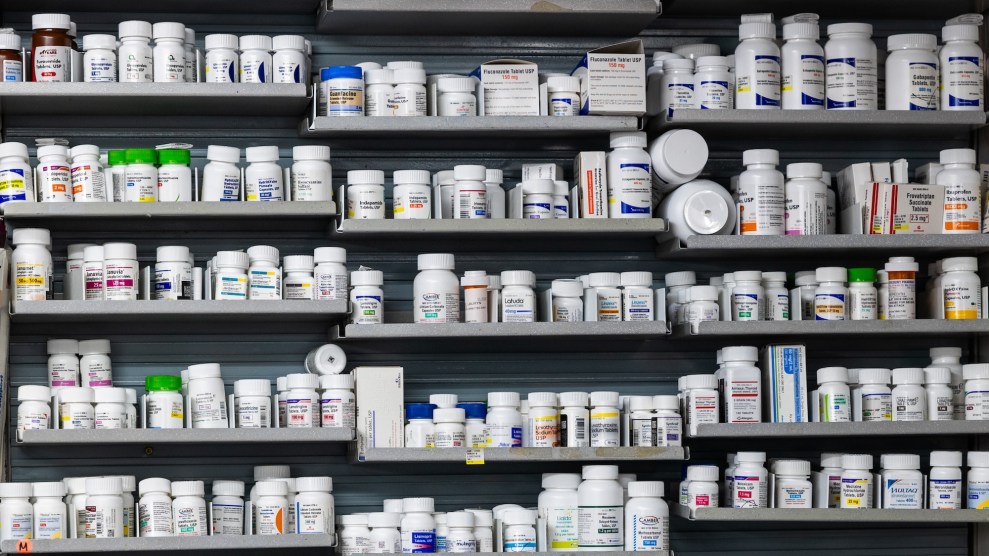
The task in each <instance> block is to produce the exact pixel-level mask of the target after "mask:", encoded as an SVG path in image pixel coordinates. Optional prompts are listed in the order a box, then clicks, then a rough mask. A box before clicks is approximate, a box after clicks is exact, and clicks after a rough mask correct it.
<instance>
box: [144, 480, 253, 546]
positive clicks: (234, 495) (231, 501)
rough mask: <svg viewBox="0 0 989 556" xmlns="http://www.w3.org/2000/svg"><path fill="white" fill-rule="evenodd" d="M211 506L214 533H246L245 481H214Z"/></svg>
mask: <svg viewBox="0 0 989 556" xmlns="http://www.w3.org/2000/svg"><path fill="white" fill-rule="evenodd" d="M209 507H210V515H211V516H212V518H213V528H212V529H211V531H212V532H213V534H214V535H243V534H244V482H243V481H213V499H212V500H210V503H209ZM141 536H144V535H141Z"/></svg>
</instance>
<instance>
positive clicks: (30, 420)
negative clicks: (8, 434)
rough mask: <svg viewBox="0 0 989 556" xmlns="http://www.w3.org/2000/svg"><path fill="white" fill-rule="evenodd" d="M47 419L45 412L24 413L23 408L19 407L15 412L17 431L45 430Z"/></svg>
mask: <svg viewBox="0 0 989 556" xmlns="http://www.w3.org/2000/svg"><path fill="white" fill-rule="evenodd" d="M48 419H49V415H48V412H47V411H24V406H21V407H20V408H19V409H18V411H17V430H19V431H26V430H42V429H47V428H48Z"/></svg>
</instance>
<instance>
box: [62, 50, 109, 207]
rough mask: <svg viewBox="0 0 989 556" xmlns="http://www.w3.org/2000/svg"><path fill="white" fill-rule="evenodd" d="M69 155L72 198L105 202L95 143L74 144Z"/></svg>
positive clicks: (100, 164) (102, 176)
mask: <svg viewBox="0 0 989 556" xmlns="http://www.w3.org/2000/svg"><path fill="white" fill-rule="evenodd" d="M90 36H92V35H90ZM69 156H70V157H71V158H72V166H71V176H72V200H73V201H75V202H77V203H105V202H107V200H108V197H107V190H106V174H104V172H103V164H102V163H101V162H100V148H99V147H97V146H96V145H76V146H75V147H72V149H70V150H69Z"/></svg>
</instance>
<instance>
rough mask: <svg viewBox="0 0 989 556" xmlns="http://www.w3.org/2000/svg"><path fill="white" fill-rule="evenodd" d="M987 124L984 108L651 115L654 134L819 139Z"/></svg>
mask: <svg viewBox="0 0 989 556" xmlns="http://www.w3.org/2000/svg"><path fill="white" fill-rule="evenodd" d="M985 124H986V114H985V113H984V112H953V111H939V112H919V111H905V110H903V111H901V110H697V109H685V110H674V112H673V115H672V116H667V115H666V114H663V115H661V116H660V117H657V118H652V119H650V120H649V123H648V125H647V126H646V129H647V130H648V131H649V132H650V134H652V135H655V134H659V133H662V132H663V131H665V130H667V129H672V128H688V129H693V130H696V131H698V132H700V133H701V134H702V135H704V136H705V137H719V138H748V139H753V138H754V137H755V136H753V135H752V129H753V128H756V127H758V129H759V137H761V138H785V137H812V138H814V139H846V140H847V139H848V138H849V137H855V138H856V139H866V138H881V139H887V140H888V139H891V138H894V139H896V140H903V139H908V138H910V139H913V138H927V139H929V140H934V139H938V140H944V139H949V138H967V137H968V135H969V133H970V132H972V131H974V130H976V129H979V128H980V127H983V126H984V125H985Z"/></svg>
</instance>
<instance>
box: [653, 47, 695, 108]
mask: <svg viewBox="0 0 989 556" xmlns="http://www.w3.org/2000/svg"><path fill="white" fill-rule="evenodd" d="M659 99H660V100H659V104H660V106H659V108H660V110H661V112H663V113H665V114H666V117H667V118H671V117H673V113H674V111H676V110H679V109H685V108H693V107H694V61H693V60H692V59H688V58H667V59H665V60H663V75H662V77H660V82H659Z"/></svg>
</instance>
